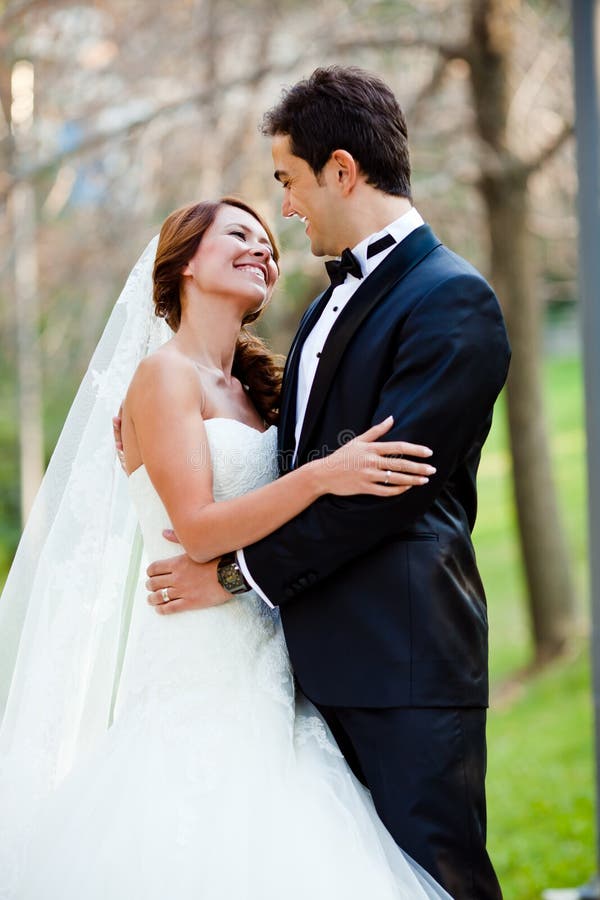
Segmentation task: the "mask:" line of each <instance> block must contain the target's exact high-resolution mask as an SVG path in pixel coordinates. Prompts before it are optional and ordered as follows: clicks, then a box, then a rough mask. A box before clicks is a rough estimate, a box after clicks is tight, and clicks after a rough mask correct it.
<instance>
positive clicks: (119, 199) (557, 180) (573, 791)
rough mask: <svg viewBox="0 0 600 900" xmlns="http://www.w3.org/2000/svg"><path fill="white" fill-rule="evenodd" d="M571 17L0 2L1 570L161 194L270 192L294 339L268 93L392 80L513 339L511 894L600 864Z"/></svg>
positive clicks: (496, 653)
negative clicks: (307, 79)
mask: <svg viewBox="0 0 600 900" xmlns="http://www.w3.org/2000/svg"><path fill="white" fill-rule="evenodd" d="M570 27H571V23H570V6H569V4H568V3H567V2H564V0H521V2H519V0H454V2H447V0H424V2H403V0H356V2H342V0H318V2H316V0H303V2H302V3H297V2H294V0H280V2H273V0H244V2H233V0H170V2H169V3H168V4H166V3H162V2H159V0H96V2H69V0H65V2H62V0H53V2H44V0H13V2H10V3H3V2H0V103H1V113H0V236H1V242H0V273H1V276H2V277H1V281H0V517H1V518H0V585H1V584H2V583H3V581H4V578H5V576H6V572H7V570H8V567H9V565H10V562H11V559H12V556H13V554H14V551H15V548H16V545H17V542H18V538H19V533H20V528H21V522H22V519H23V517H24V516H26V513H27V510H28V509H29V506H30V503H31V500H32V497H33V495H34V494H35V491H36V489H37V486H38V484H39V480H40V478H41V475H42V473H43V470H44V467H45V463H46V462H47V460H48V459H49V457H50V455H51V453H52V449H53V447H54V444H55V442H56V439H57V437H58V435H59V433H60V430H61V427H62V424H63V421H64V418H65V415H66V413H67V411H68V408H69V406H70V404H71V402H72V400H73V397H74V395H75V391H76V389H77V386H78V384H79V381H80V379H81V377H82V374H83V373H84V371H85V369H86V367H87V364H88V362H89V359H90V356H91V353H92V350H93V348H94V346H95V344H96V342H97V340H98V338H99V336H100V334H101V332H102V329H103V326H104V324H105V322H106V320H107V318H108V315H109V312H110V310H111V308H112V306H113V304H114V302H115V300H116V298H117V297H118V295H119V292H120V290H121V287H122V285H123V283H124V280H125V277H126V275H127V273H128V272H129V270H130V269H131V267H132V266H133V263H134V262H135V260H136V259H137V257H138V256H139V254H140V253H141V251H142V249H143V248H144V246H145V245H146V243H147V242H148V240H149V239H150V238H151V237H152V236H153V235H154V234H155V233H156V232H157V231H158V229H159V226H160V224H161V222H162V220H163V218H164V217H165V216H166V215H167V214H168V213H169V212H170V211H171V210H172V209H174V208H175V207H177V206H180V205H183V204H185V203H189V202H192V201H195V200H200V199H205V198H211V199H212V198H216V197H218V196H219V195H221V194H224V193H236V194H239V195H241V196H243V197H244V198H246V199H247V200H249V201H250V202H251V203H253V204H255V205H257V207H258V208H259V209H260V210H261V211H262V212H263V213H265V215H266V216H267V218H268V220H269V221H270V222H271V223H273V225H274V228H275V231H276V233H277V234H278V236H279V239H280V241H281V244H282V246H283V251H284V252H283V261H282V269H283V273H284V276H283V278H282V279H281V282H280V286H279V288H278V292H277V295H276V298H275V300H274V302H273V303H272V305H271V308H270V309H269V311H268V313H267V314H266V315H265V317H264V319H263V320H261V322H260V323H259V329H258V330H259V331H260V332H261V333H262V334H263V335H264V336H265V337H267V339H268V340H269V341H270V343H271V344H272V346H273V347H274V348H275V349H277V350H278V351H280V352H285V351H286V350H287V348H288V346H289V342H290V340H291V337H292V335H293V333H294V330H295V327H296V325H297V322H298V319H299V317H300V314H301V312H302V311H303V309H304V308H305V307H306V305H307V303H308V302H309V300H310V299H311V298H312V297H313V296H314V295H315V293H316V292H317V291H318V290H319V289H320V288H321V287H323V286H324V284H325V279H324V270H323V265H322V261H319V260H317V259H315V258H313V257H311V255H310V253H309V247H308V243H307V241H306V238H305V235H304V230H303V227H302V226H301V225H300V224H299V223H298V221H297V220H291V221H284V220H283V219H282V218H281V215H280V203H281V197H280V188H279V187H278V186H277V185H276V184H275V182H274V180H273V176H272V166H271V158H270V150H269V142H268V140H267V139H265V138H263V137H262V136H261V134H260V132H259V123H260V119H261V114H262V112H264V111H265V110H266V109H267V108H268V107H270V106H271V105H273V104H274V103H275V102H277V100H278V97H279V95H280V92H281V89H282V87H284V86H285V85H289V84H291V83H293V82H294V81H296V80H297V79H298V78H300V77H302V76H304V75H308V74H309V73H310V72H311V71H312V69H313V68H315V67H316V66H317V65H329V64H333V63H340V64H352V65H359V66H362V67H365V68H368V69H371V70H374V71H376V72H378V73H379V74H380V75H382V76H383V77H384V78H385V79H386V80H387V81H388V83H389V84H390V85H391V86H392V87H393V89H394V90H395V92H396V95H397V96H398V98H399V100H400V103H401V105H402V106H403V108H404V110H405V112H406V115H407V118H408V125H409V134H410V142H411V147H412V164H413V187H414V201H415V205H416V206H417V208H418V209H419V211H420V212H421V213H422V215H423V216H424V217H425V219H426V220H428V222H429V223H430V224H431V225H432V227H433V228H434V230H435V231H436V232H437V233H438V235H439V236H440V237H441V238H442V240H443V241H444V242H445V243H447V244H448V245H449V246H450V247H451V248H452V249H453V250H456V251H457V252H459V253H461V254H462V255H464V256H466V257H467V258H468V259H469V260H470V261H472V262H473V263H474V264H475V265H476V266H477V267H478V268H480V269H481V270H482V271H483V272H484V274H486V276H487V277H488V278H489V279H490V280H491V281H492V283H493V285H494V287H495V288H496V291H497V293H498V295H499V297H500V299H501V301H502V303H503V306H504V312H505V315H506V318H507V322H508V326H509V331H510V335H511V341H512V345H513V352H514V356H513V366H512V371H511V376H510V379H509V384H508V387H507V389H506V391H505V392H504V395H503V396H502V398H501V400H500V402H499V403H498V406H497V411H496V416H495V423H494V428H493V431H492V434H491V437H490V439H489V441H488V443H487V445H486V448H485V452H484V457H483V460H482V466H481V472H480V478H479V491H480V512H479V519H478V524H477V528H476V532H475V543H476V549H477V553H478V558H479V562H480V567H481V570H482V574H483V579H484V583H485V585H486V588H487V594H488V603H489V618H490V633H491V673H492V685H493V700H492V709H491V712H490V725H489V774H488V791H489V843H490V850H491V853H492V856H493V858H494V861H495V864H496V866H497V869H498V872H499V875H500V879H501V882H502V884H503V887H504V891H505V896H506V898H507V900H529V898H534V897H539V896H540V892H541V890H542V889H543V888H546V887H549V886H554V887H558V886H561V885H573V884H578V883H581V882H583V881H585V880H587V878H588V877H589V876H590V875H591V874H592V873H593V871H594V869H595V858H594V835H593V820H594V814H593V796H594V789H593V779H592V768H593V767H592V753H593V751H592V740H591V732H592V726H591V703H590V686H589V677H590V676H589V664H588V651H587V636H588V632H589V620H588V612H587V606H588V603H587V592H588V584H587V569H586V566H587V563H586V533H585V522H586V509H585V502H586V497H585V487H584V484H585V477H584V453H585V440H584V425H583V390H582V376H581V360H580V345H579V339H578V327H579V326H578V287H577V279H576V273H577V220H576V214H575V196H576V189H577V181H576V171H575V147H574V139H573V137H572V131H573V115H574V111H573V84H572V58H571V53H572V47H571V35H570ZM109 427H110V423H108V422H107V428H109Z"/></svg>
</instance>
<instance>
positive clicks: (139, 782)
mask: <svg viewBox="0 0 600 900" xmlns="http://www.w3.org/2000/svg"><path fill="white" fill-rule="evenodd" d="M206 427H207V433H208V439H209V444H210V448H211V455H212V460H213V473H214V496H215V499H216V500H224V499H227V498H228V497H232V496H235V495H238V494H240V493H243V492H245V491H249V490H251V489H254V488H256V487H259V486H260V485H262V484H265V483H266V482H268V481H270V480H271V479H273V478H274V477H276V474H277V466H276V430H275V428H274V427H273V428H270V429H269V430H268V431H266V432H264V433H261V432H259V431H256V430H255V429H253V428H250V427H249V426H246V425H244V424H242V423H240V422H237V421H235V420H232V419H222V418H218V419H212V420H209V421H207V423H206ZM129 489H130V492H131V496H132V499H133V502H134V504H135V507H136V509H137V513H138V516H139V520H140V524H141V528H142V532H143V537H144V545H145V557H146V559H147V560H152V559H159V558H164V557H165V556H172V555H173V545H172V544H169V543H167V542H166V541H165V540H164V538H163V537H162V535H161V531H162V529H163V528H165V527H168V519H167V515H166V512H165V509H164V507H163V505H162V502H161V500H160V498H159V496H158V494H157V493H156V491H155V490H154V488H153V486H152V483H151V481H150V479H149V476H148V474H147V472H146V469H145V468H144V467H143V466H142V467H141V468H139V469H137V470H136V471H135V472H134V473H133V474H132V475H131V476H130V479H129ZM26 860H27V863H26V867H25V870H26V875H25V882H24V883H22V884H21V885H20V886H19V887H18V888H17V891H16V893H15V894H14V895H11V897H13V896H14V900H166V898H169V900H170V898H173V900H339V898H344V900H365V898H367V897H372V898H377V900H399V898H441V897H447V896H448V895H447V894H445V892H444V891H443V890H442V889H441V888H439V887H438V886H437V884H435V882H433V880H432V879H431V878H430V877H429V876H428V875H426V874H425V873H423V872H422V870H421V869H419V867H417V866H416V865H415V864H414V863H413V862H412V861H410V860H409V859H408V858H407V857H406V856H405V855H404V854H403V853H402V851H401V850H399V849H398V847H397V846H396V844H395V843H394V841H393V840H392V839H391V837H390V836H389V834H388V833H387V831H386V830H385V829H384V827H383V826H382V824H381V823H380V821H379V819H378V817H377V814H376V813H375V810H374V807H373V804H372V801H371V798H370V795H369V793H368V792H367V791H366V790H365V789H364V788H363V787H362V786H361V785H360V784H359V782H358V781H357V780H356V779H355V778H354V776H353V775H352V774H351V772H350V770H349V768H348V766H347V764H346V762H345V761H344V759H343V757H342V755H341V753H340V751H339V749H338V748H337V745H336V744H335V742H334V741H333V739H332V738H331V736H330V734H329V732H328V730H327V728H326V726H325V725H324V723H323V720H322V719H321V717H320V716H319V715H318V713H317V712H316V710H315V709H314V707H312V706H311V704H309V703H308V702H307V701H306V700H305V699H304V698H302V697H299V696H298V695H297V694H295V689H294V682H293V677H292V672H291V669H290V663H289V659H288V655H287V650H286V646H285V641H284V637H283V632H282V629H281V626H280V624H279V621H278V614H277V612H272V611H271V610H270V609H269V608H268V607H267V606H266V604H264V603H263V602H262V600H260V598H259V597H258V596H257V595H256V594H255V593H253V592H250V593H248V594H244V595H242V596H241V597H239V598H235V599H232V600H231V601H230V602H228V603H226V604H224V605H223V606H219V607H216V608H213V609H207V610H198V611H193V612H186V613H180V614H177V615H172V616H159V615H157V614H156V612H155V611H154V610H153V609H152V608H151V607H149V606H148V605H147V604H146V603H145V601H143V602H140V599H139V598H138V601H137V605H136V606H135V608H134V609H133V614H132V620H131V627H130V633H129V639H128V644H127V652H126V656H125V660H124V666H123V672H122V677H121V681H120V687H119V695H118V701H117V706H116V712H115V718H114V722H113V724H112V726H111V727H110V728H109V729H108V730H107V731H106V733H105V735H104V736H103V737H102V738H101V739H100V741H99V743H98V744H97V745H96V746H95V747H94V748H93V749H92V750H91V751H90V752H89V753H88V755H87V756H86V757H84V758H83V759H80V760H79V762H78V764H77V765H76V767H75V768H74V770H73V771H72V772H71V773H70V774H69V775H68V776H67V777H66V778H65V779H64V781H63V782H62V783H61V784H60V785H59V786H58V788H57V789H56V790H55V791H54V793H53V794H52V795H51V796H50V798H49V800H48V801H47V802H46V803H45V806H44V808H43V810H42V812H41V813H40V814H39V815H38V816H37V817H36V823H35V828H34V830H33V834H32V837H31V840H30V842H29V846H28V849H27V853H26ZM0 881H1V875H0ZM0 896H3V895H2V891H1V890H0Z"/></svg>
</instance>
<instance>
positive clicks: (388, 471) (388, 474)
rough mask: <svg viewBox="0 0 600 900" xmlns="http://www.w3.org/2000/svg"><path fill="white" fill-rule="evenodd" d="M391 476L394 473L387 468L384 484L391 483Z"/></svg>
mask: <svg viewBox="0 0 600 900" xmlns="http://www.w3.org/2000/svg"><path fill="white" fill-rule="evenodd" d="M391 476H392V473H391V472H390V470H389V469H386V473H385V481H384V482H383V483H384V484H389V483H390V478H391Z"/></svg>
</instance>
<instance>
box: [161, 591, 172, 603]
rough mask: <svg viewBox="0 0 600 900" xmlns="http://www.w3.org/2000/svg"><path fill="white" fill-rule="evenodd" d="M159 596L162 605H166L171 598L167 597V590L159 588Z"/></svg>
mask: <svg viewBox="0 0 600 900" xmlns="http://www.w3.org/2000/svg"><path fill="white" fill-rule="evenodd" d="M160 596H161V597H162V602H163V603H168V602H169V600H170V599H171V598H170V597H169V588H161V589H160Z"/></svg>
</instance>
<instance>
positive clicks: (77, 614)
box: [0, 238, 171, 897]
mask: <svg viewBox="0 0 600 900" xmlns="http://www.w3.org/2000/svg"><path fill="white" fill-rule="evenodd" d="M157 242H158V239H157V238H154V239H153V240H152V241H151V242H150V244H149V245H148V246H147V247H146V249H145V250H144V252H143V253H142V255H141V257H140V259H139V260H138V262H137V263H136V265H135V266H134V268H133V270H132V271H131V274H130V275H129V278H128V279H127V283H126V285H125V287H124V289H123V291H122V293H121V295H120V297H119V299H118V300H117V303H116V305H115V307H114V309H113V312H112V314H111V316H110V319H109V321H108V324H107V326H106V329H105V331H104V334H103V335H102V338H101V339H100V342H99V344H98V346H97V348H96V350H95V352H94V355H93V357H92V361H91V363H90V365H89V368H88V371H87V373H86V375H85V377H84V379H83V382H82V384H81V387H80V388H79V391H78V393H77V396H76V398H75V400H74V402H73V405H72V407H71V410H70V412H69V415H68V417H67V420H66V423H65V426H64V428H63V431H62V434H61V436H60V439H59V441H58V444H57V446H56V449H55V451H54V454H53V456H52V459H51V461H50V464H49V466H48V470H47V472H46V475H45V477H44V481H43V483H42V486H41V488H40V491H39V493H38V496H37V498H36V501H35V504H34V506H33V509H32V512H31V515H30V517H29V521H28V523H27V526H26V528H25V531H24V533H23V536H22V538H21V542H20V544H19V547H18V550H17V554H16V557H15V560H14V563H13V565H12V568H11V570H10V573H9V576H8V580H7V582H6V586H5V589H4V591H3V593H2V596H1V597H0V723H1V724H0V872H2V880H3V881H4V879H6V878H9V880H10V873H11V872H14V874H15V877H16V874H17V869H18V867H19V859H18V857H19V846H20V840H19V835H20V834H21V833H22V830H23V829H27V823H28V822H29V821H31V817H32V815H35V809H36V806H37V804H38V802H39V801H40V800H41V799H42V798H43V797H44V796H45V795H46V794H47V793H48V792H49V791H50V790H52V788H53V787H54V786H55V785H56V784H57V783H58V782H59V781H60V780H61V779H62V778H63V777H64V775H65V774H66V773H67V772H68V771H69V770H70V768H71V767H72V765H73V763H74V761H75V760H76V759H77V757H78V756H79V755H80V754H81V753H82V752H84V751H85V750H86V748H87V747H89V746H91V745H93V743H94V742H95V739H96V738H97V737H98V735H99V734H101V733H102V732H104V731H105V730H106V729H107V727H108V725H109V724H110V721H111V719H112V714H113V709H114V705H115V702H116V700H117V689H118V682H119V675H120V669H121V665H122V661H123V653H124V649H125V644H126V640H127V632H128V625H129V616H130V612H131V607H132V602H133V598H134V595H135V593H136V591H139V590H142V591H143V590H144V588H143V583H142V579H141V578H140V561H141V537H140V534H139V530H138V527H137V520H136V517H135V513H134V510H133V507H132V504H131V502H130V500H129V495H128V489H127V480H126V478H125V476H124V474H123V472H122V470H121V468H120V465H119V464H118V461H117V459H116V454H115V449H114V444H113V437H112V428H111V417H112V416H113V415H114V414H115V412H116V410H118V408H119V404H120V402H121V400H122V398H123V397H124V395H125V392H126V390H127V387H128V384H129V382H130V380H131V378H132V375H133V372H134V370H135V368H136V366H137V364H138V362H139V361H140V359H141V358H142V357H143V356H145V355H146V354H147V353H148V352H150V351H151V350H153V349H155V348H156V347H157V346H159V345H160V344H162V343H164V341H165V340H166V339H167V338H168V337H169V336H170V334H171V332H170V330H169V328H168V326H167V325H166V323H165V322H164V320H162V319H157V318H156V317H155V316H154V314H153V307H152V268H153V263H154V257H155V253H156V246H157ZM4 883H6V882H4ZM0 897H2V890H1V889H0Z"/></svg>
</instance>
